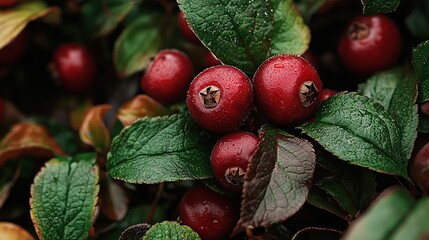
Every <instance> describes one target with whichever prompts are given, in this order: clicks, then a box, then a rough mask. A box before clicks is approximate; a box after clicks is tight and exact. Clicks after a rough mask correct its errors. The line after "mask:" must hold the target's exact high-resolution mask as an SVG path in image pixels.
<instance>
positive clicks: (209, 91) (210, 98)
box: [200, 86, 220, 108]
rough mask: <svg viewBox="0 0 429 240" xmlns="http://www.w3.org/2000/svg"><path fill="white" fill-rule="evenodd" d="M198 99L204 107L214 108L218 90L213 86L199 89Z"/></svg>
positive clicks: (218, 97) (217, 98)
mask: <svg viewBox="0 0 429 240" xmlns="http://www.w3.org/2000/svg"><path fill="white" fill-rule="evenodd" d="M200 101H201V103H202V104H203V105H204V107H206V108H214V107H216V106H217V105H218V104H219V101H220V90H219V88H217V87H215V86H208V87H206V88H204V89H203V90H201V91H200Z"/></svg>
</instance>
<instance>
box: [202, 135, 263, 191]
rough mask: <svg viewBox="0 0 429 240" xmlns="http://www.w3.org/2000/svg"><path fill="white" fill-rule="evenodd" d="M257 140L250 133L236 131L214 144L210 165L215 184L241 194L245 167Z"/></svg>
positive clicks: (253, 152)
mask: <svg viewBox="0 0 429 240" xmlns="http://www.w3.org/2000/svg"><path fill="white" fill-rule="evenodd" d="M258 143H259V139H258V137H257V136H255V135H254V134H252V133H250V132H243V131H237V132H233V133H230V134H227V135H225V136H223V137H221V138H220V139H219V140H218V141H217V142H216V144H215V146H214V148H213V150H212V153H211V157H210V164H211V166H212V169H213V171H214V174H215V178H216V180H217V182H218V183H219V184H220V185H221V186H223V187H224V188H226V189H228V190H230V191H234V192H241V189H242V187H243V182H244V176H245V175H246V171H247V165H249V162H250V159H251V158H252V157H253V155H254V154H255V153H256V150H257V149H258Z"/></svg>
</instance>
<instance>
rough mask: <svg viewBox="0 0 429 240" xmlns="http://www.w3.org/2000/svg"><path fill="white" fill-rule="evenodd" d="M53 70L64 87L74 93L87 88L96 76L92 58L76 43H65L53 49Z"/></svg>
mask: <svg viewBox="0 0 429 240" xmlns="http://www.w3.org/2000/svg"><path fill="white" fill-rule="evenodd" d="M53 70H54V75H55V76H56V77H57V78H58V79H59V80H60V81H61V84H62V85H63V86H64V88H65V89H67V90H68V91H70V92H75V93H80V92H83V91H86V90H88V88H89V87H90V86H91V85H92V84H93V82H94V80H95V77H96V63H95V60H94V58H93V57H92V55H91V53H90V52H89V51H88V50H87V49H86V48H85V47H84V46H82V45H79V44H77V43H65V44H62V45H61V46H59V47H58V48H57V49H56V50H55V52H54V56H53Z"/></svg>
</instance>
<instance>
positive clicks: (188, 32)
mask: <svg viewBox="0 0 429 240" xmlns="http://www.w3.org/2000/svg"><path fill="white" fill-rule="evenodd" d="M177 23H178V25H179V30H180V32H181V33H182V36H183V37H185V38H186V39H187V40H188V41H190V42H191V43H198V44H199V43H201V42H200V39H198V37H197V36H196V35H195V33H194V31H192V29H191V28H190V27H189V24H188V22H187V21H186V19H185V14H184V13H183V12H182V11H179V14H178V15H177Z"/></svg>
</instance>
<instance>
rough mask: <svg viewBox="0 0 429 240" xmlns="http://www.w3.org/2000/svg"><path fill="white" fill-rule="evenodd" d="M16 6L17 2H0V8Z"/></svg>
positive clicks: (1, 0) (11, 0)
mask: <svg viewBox="0 0 429 240" xmlns="http://www.w3.org/2000/svg"><path fill="white" fill-rule="evenodd" d="M16 4H18V0H0V8H7V7H12V6H15V5H16Z"/></svg>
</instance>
